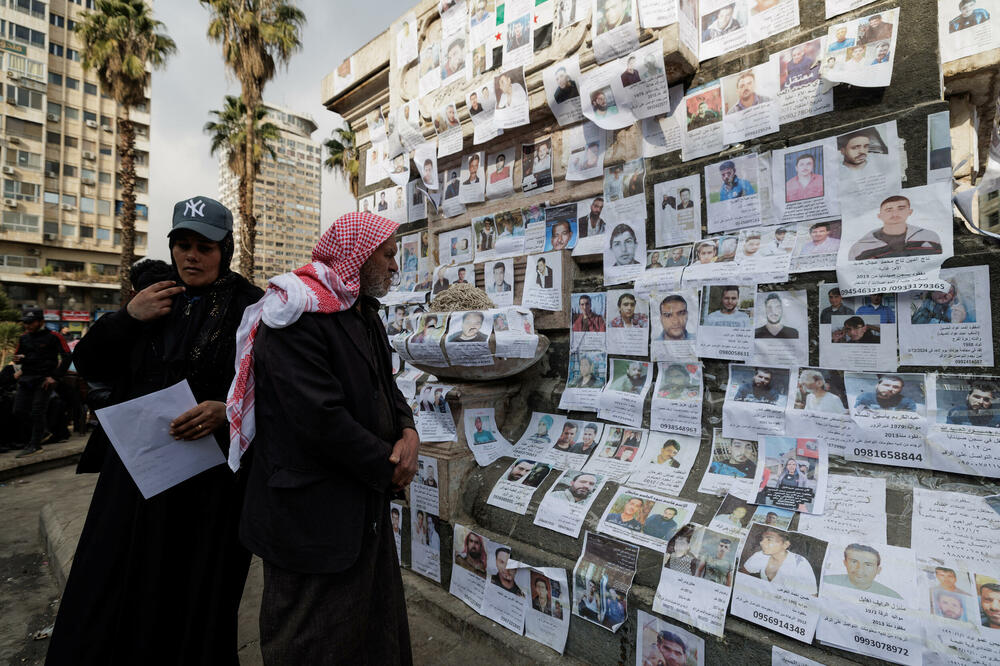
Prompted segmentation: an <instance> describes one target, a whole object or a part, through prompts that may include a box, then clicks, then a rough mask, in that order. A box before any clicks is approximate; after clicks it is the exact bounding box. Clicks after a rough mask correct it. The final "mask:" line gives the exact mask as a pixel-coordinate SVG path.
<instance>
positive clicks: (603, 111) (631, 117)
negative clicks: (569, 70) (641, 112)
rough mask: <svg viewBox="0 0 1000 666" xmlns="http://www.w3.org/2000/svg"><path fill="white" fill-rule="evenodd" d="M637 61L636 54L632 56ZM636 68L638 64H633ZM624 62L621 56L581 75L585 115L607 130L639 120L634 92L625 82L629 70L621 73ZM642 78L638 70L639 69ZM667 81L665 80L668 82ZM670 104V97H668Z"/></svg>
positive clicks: (581, 102) (619, 127)
mask: <svg viewBox="0 0 1000 666" xmlns="http://www.w3.org/2000/svg"><path fill="white" fill-rule="evenodd" d="M631 60H632V63H634V60H635V58H634V56H631ZM631 67H632V71H633V72H635V68H634V64H631ZM622 69H623V65H621V64H619V61H618V60H615V61H613V62H609V63H608V64H606V65H599V66H597V67H595V68H594V69H591V70H589V71H588V72H586V73H585V74H583V75H582V76H581V78H580V105H581V107H582V108H583V116H584V117H585V118H586V119H587V120H589V121H591V122H593V123H594V124H596V125H597V126H598V127H602V128H604V129H606V130H618V129H623V128H625V127H629V126H631V125H633V124H635V122H636V120H637V118H636V116H635V114H634V113H633V111H632V95H631V94H630V93H629V91H628V90H626V89H625V87H624V86H623V85H622V81H623V78H622V77H627V76H629V75H630V74H629V72H628V71H626V72H625V73H624V74H622V73H621V71H622ZM635 76H636V78H638V73H637V72H636V73H635ZM665 85H666V83H665V82H664V86H665ZM667 103H668V104H669V99H667Z"/></svg>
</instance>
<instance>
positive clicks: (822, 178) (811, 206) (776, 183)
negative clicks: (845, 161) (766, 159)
mask: <svg viewBox="0 0 1000 666" xmlns="http://www.w3.org/2000/svg"><path fill="white" fill-rule="evenodd" d="M840 160H841V154H840V152H838V151H837V141H836V139H834V138H829V139H821V140H819V141H813V142H811V143H806V144H802V145H798V146H793V147H790V148H785V149H779V150H774V151H772V152H771V165H772V167H773V168H772V169H771V205H772V211H773V214H774V216H775V219H776V220H777V221H779V222H781V223H782V224H788V223H791V222H801V221H804V220H818V219H820V218H827V217H838V216H839V215H840V200H839V197H838V189H837V185H838V175H837V165H838V162H839V161H840Z"/></svg>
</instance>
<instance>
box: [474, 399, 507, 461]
mask: <svg viewBox="0 0 1000 666" xmlns="http://www.w3.org/2000/svg"><path fill="white" fill-rule="evenodd" d="M462 413H463V416H464V417H465V443H466V445H467V446H468V447H469V449H471V450H472V455H473V456H474V457H475V459H476V464H477V465H479V466H480V467H485V466H487V465H491V464H493V462H495V461H496V459H497V458H503V457H505V456H513V455H514V451H513V449H512V447H511V445H510V442H508V441H507V440H506V439H505V438H504V436H503V435H502V434H500V427H499V426H498V425H497V422H496V414H495V413H494V408H493V407H482V408H479V409H465V410H463V412H462Z"/></svg>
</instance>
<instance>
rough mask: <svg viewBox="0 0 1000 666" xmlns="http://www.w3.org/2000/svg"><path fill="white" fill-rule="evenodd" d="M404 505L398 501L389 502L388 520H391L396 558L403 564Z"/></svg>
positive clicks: (400, 564)
mask: <svg viewBox="0 0 1000 666" xmlns="http://www.w3.org/2000/svg"><path fill="white" fill-rule="evenodd" d="M403 510H404V507H403V505H402V504H400V503H399V502H389V520H390V521H391V522H392V538H393V539H395V541H396V560H398V561H399V566H403V535H402V527H401V525H402V520H403Z"/></svg>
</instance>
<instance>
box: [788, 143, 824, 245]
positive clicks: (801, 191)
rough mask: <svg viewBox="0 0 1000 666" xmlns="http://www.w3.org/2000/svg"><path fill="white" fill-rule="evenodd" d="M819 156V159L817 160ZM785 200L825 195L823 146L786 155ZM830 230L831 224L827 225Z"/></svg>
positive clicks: (790, 200)
mask: <svg viewBox="0 0 1000 666" xmlns="http://www.w3.org/2000/svg"><path fill="white" fill-rule="evenodd" d="M817 158H819V159H818V161H817ZM789 171H791V172H792V174H793V175H792V176H791V177H790V178H788V180H787V181H786V182H785V201H786V202H788V203H791V202H793V201H803V200H805V199H815V198H817V197H821V196H823V147H822V146H819V147H817V148H811V149H809V150H808V151H803V152H800V153H791V154H788V155H785V175H786V176H788V174H789ZM827 230H829V226H827Z"/></svg>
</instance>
